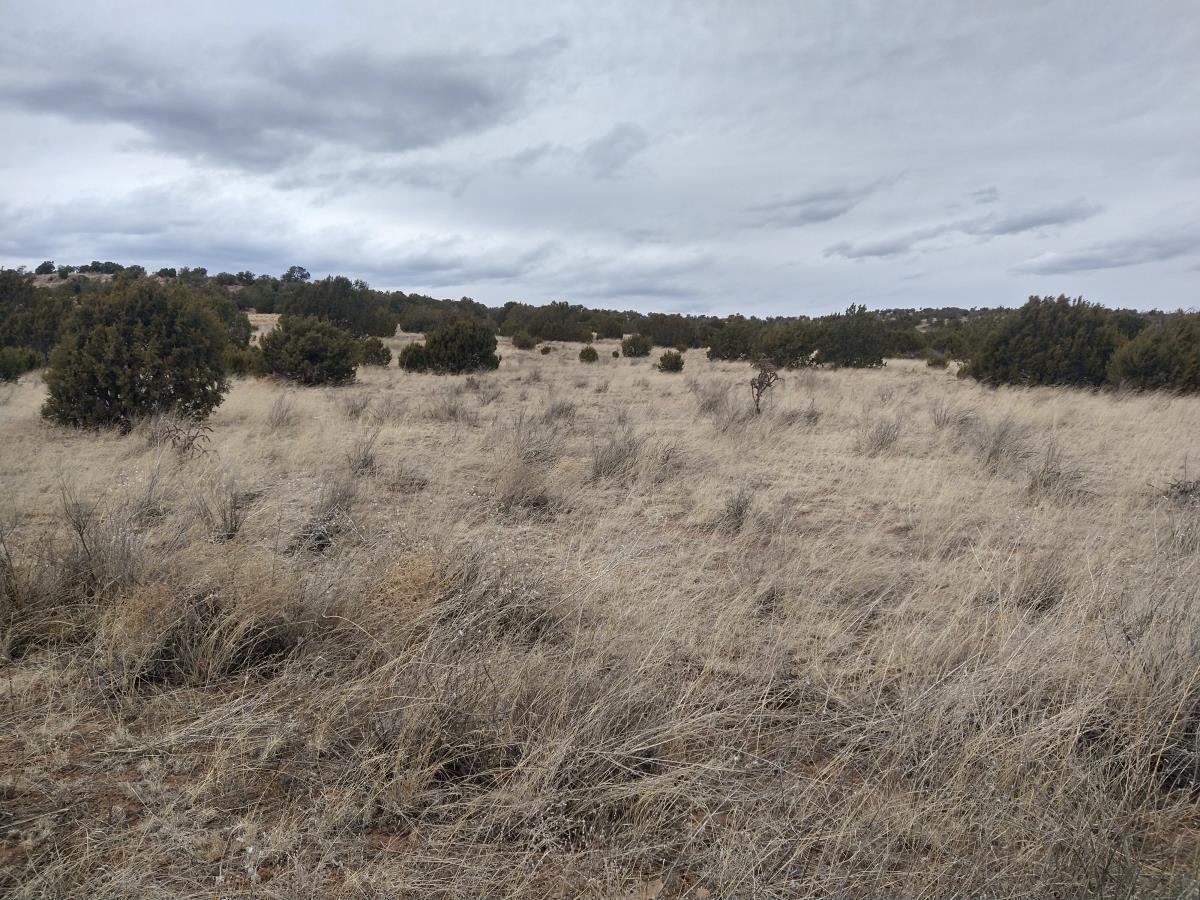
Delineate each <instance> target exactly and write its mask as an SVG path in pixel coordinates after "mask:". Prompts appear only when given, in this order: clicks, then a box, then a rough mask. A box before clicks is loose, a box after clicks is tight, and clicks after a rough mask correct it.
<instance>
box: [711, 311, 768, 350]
mask: <svg viewBox="0 0 1200 900" xmlns="http://www.w3.org/2000/svg"><path fill="white" fill-rule="evenodd" d="M762 330H763V324H762V323H761V322H758V321H752V320H747V319H744V318H742V317H741V316H730V317H729V318H728V319H727V320H726V321H725V324H724V325H722V326H721V327H720V328H717V329H714V330H713V331H712V335H711V337H710V338H709V346H708V358H709V359H725V360H748V359H751V358H752V357H753V356H754V343H755V341H756V340H757V338H758V336H759V334H760V332H762Z"/></svg>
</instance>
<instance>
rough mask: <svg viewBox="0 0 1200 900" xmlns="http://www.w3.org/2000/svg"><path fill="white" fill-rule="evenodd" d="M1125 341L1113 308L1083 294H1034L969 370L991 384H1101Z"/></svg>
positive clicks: (999, 327) (992, 334)
mask: <svg viewBox="0 0 1200 900" xmlns="http://www.w3.org/2000/svg"><path fill="white" fill-rule="evenodd" d="M1121 341H1122V338H1121V333H1120V332H1119V331H1118V330H1117V328H1116V325H1115V324H1114V323H1113V319H1112V315H1111V313H1110V312H1109V311H1108V310H1106V309H1104V308H1103V307H1101V306H1098V305H1096V304H1094V303H1088V302H1086V301H1084V300H1083V299H1082V298H1078V299H1075V300H1071V299H1069V298H1067V297H1063V296H1060V297H1057V298H1051V297H1030V298H1029V302H1027V303H1026V304H1025V305H1024V306H1022V307H1021V308H1020V309H1019V310H1017V311H1016V312H1015V313H1013V314H1012V315H1011V316H1009V317H1007V318H1005V319H1003V320H1002V321H1001V322H1000V324H999V325H997V326H996V327H995V328H994V329H993V330H992V331H991V332H990V333H989V334H988V335H987V337H986V338H985V339H984V341H983V342H982V345H981V346H980V348H979V350H978V352H977V353H976V354H975V355H974V356H973V358H972V359H971V362H970V366H969V368H968V374H969V375H971V376H973V377H974V378H976V379H977V380H979V381H983V382H987V383H989V384H1069V385H1080V386H1091V387H1095V386H1098V385H1101V384H1103V383H1104V382H1105V380H1106V379H1107V378H1108V365H1109V362H1110V361H1111V360H1112V356H1113V354H1114V353H1115V352H1116V351H1117V348H1118V347H1119V346H1120V344H1121Z"/></svg>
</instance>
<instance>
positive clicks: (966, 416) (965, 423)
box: [929, 397, 979, 434]
mask: <svg viewBox="0 0 1200 900" xmlns="http://www.w3.org/2000/svg"><path fill="white" fill-rule="evenodd" d="M929 417H930V419H931V420H932V421H933V427H934V428H936V429H937V430H938V431H945V430H946V429H948V428H949V429H953V430H954V431H957V432H958V433H960V434H963V433H966V432H968V431H970V430H971V429H972V428H974V427H975V425H976V423H977V422H978V421H979V414H978V413H977V412H976V411H975V410H974V409H971V408H969V407H959V406H955V405H954V404H953V403H951V402H950V401H949V400H947V399H945V398H942V397H939V398H937V399H936V400H934V401H933V402H932V403H931V404H930V405H929Z"/></svg>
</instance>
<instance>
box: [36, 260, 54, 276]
mask: <svg viewBox="0 0 1200 900" xmlns="http://www.w3.org/2000/svg"><path fill="white" fill-rule="evenodd" d="M33 274H34V275H53V274H54V260H52V259H48V260H46V261H45V262H44V263H42V264H41V265H39V266H38V267H37V268H36V269H34V270H33Z"/></svg>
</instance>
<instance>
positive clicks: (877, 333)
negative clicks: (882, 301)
mask: <svg viewBox="0 0 1200 900" xmlns="http://www.w3.org/2000/svg"><path fill="white" fill-rule="evenodd" d="M816 342H817V361H818V362H820V363H821V364H822V365H828V366H833V367H834V368H839V367H846V368H851V369H869V368H875V367H877V366H882V365H883V355H884V353H885V352H886V350H887V334H886V326H884V324H883V322H881V321H880V320H879V317H878V316H876V315H875V314H874V313H871V312H869V311H868V310H867V308H866V307H865V306H861V305H858V306H855V305H854V304H851V305H850V307H849V308H847V310H846V311H845V312H844V313H838V314H836V315H832V316H825V317H823V318H822V319H821V320H820V321H819V325H818V329H817V337H816Z"/></svg>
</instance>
